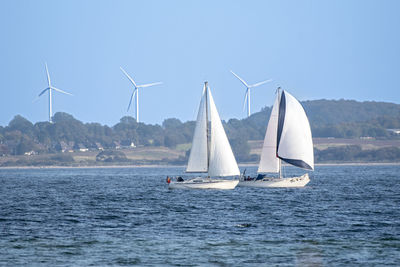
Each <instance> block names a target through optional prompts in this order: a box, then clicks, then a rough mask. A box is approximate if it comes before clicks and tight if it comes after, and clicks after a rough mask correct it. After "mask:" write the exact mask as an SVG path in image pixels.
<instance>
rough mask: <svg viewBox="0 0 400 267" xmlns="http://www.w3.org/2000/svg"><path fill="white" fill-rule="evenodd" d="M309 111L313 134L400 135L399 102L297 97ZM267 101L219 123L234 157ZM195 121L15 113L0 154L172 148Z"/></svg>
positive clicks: (264, 113)
mask: <svg viewBox="0 0 400 267" xmlns="http://www.w3.org/2000/svg"><path fill="white" fill-rule="evenodd" d="M302 104H303V106H304V108H305V110H306V113H307V115H308V117H309V120H310V124H311V129H312V133H313V137H334V138H359V137H366V136H368V137H374V138H381V139H388V138H399V137H398V136H396V135H395V134H393V133H392V132H390V131H388V130H387V129H400V105H397V104H391V103H379V102H356V101H348V100H338V101H333V100H315V101H306V102H303V103H302ZM270 112H271V107H265V108H263V109H262V110H261V111H260V112H257V113H254V114H252V115H251V116H250V117H248V118H245V119H241V120H239V119H230V120H229V121H227V122H225V121H223V125H224V128H225V131H226V133H227V136H228V138H229V141H230V143H231V146H232V149H233V151H234V153H235V156H236V158H237V160H238V161H241V162H243V161H254V160H256V158H255V156H254V155H250V154H249V153H250V147H249V144H248V142H247V141H248V140H262V139H263V138H264V134H265V130H266V127H267V123H268V119H269V114H270ZM194 127H195V122H194V121H187V122H181V121H180V120H179V119H176V118H169V119H166V120H164V121H163V123H162V125H158V124H155V125H152V124H145V123H137V122H136V120H135V119H134V118H133V117H130V116H125V117H122V118H121V119H120V121H119V122H118V123H117V124H115V125H114V126H111V127H110V126H107V125H102V124H100V123H83V122H81V121H79V120H77V119H75V118H74V117H73V116H72V115H70V114H67V113H63V112H58V113H56V114H55V115H54V117H53V123H49V122H38V123H35V124H33V123H32V122H30V121H29V120H27V119H26V118H24V117H22V116H20V115H17V116H15V117H14V118H13V119H12V120H11V121H10V122H9V124H8V126H5V127H2V126H0V156H1V155H23V154H25V153H30V152H34V153H39V154H46V153H56V152H59V151H64V150H68V149H71V150H77V149H100V148H101V149H113V148H118V147H124V146H132V145H134V146H166V147H171V148H174V147H176V146H177V145H180V144H189V146H188V147H190V143H191V142H192V137H193V132H194Z"/></svg>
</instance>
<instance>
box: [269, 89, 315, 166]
mask: <svg viewBox="0 0 400 267" xmlns="http://www.w3.org/2000/svg"><path fill="white" fill-rule="evenodd" d="M277 140H278V149H277V152H278V157H279V158H280V159H282V160H284V161H285V162H287V163H289V164H292V165H294V166H297V167H300V168H305V169H310V170H313V169H314V152H313V142H312V136H311V129H310V123H309V122H308V119H307V115H306V113H305V111H304V109H303V107H302V106H301V104H300V103H299V102H298V101H297V100H296V99H295V98H294V97H293V96H292V95H291V94H289V93H288V92H286V91H283V92H282V95H281V100H280V105H279V118H278V136H277Z"/></svg>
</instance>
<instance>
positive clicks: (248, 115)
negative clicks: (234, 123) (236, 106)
mask: <svg viewBox="0 0 400 267" xmlns="http://www.w3.org/2000/svg"><path fill="white" fill-rule="evenodd" d="M231 72H232V74H233V75H235V77H236V78H238V79H239V81H241V82H242V83H243V84H244V86H246V93H245V95H244V101H243V109H244V105H245V104H246V100H247V117H250V88H253V87H257V86H260V85H262V84H264V83H267V82H270V81H272V79H269V80H266V81H262V82H259V83H255V84H250V85H248V84H247V83H246V82H245V81H244V80H243V79H242V78H240V77H239V76H238V75H237V74H235V73H234V72H233V71H231Z"/></svg>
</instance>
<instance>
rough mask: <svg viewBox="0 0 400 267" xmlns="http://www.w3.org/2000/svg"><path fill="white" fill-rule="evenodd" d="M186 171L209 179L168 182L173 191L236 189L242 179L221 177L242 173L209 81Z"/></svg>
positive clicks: (198, 178)
mask: <svg viewBox="0 0 400 267" xmlns="http://www.w3.org/2000/svg"><path fill="white" fill-rule="evenodd" d="M208 117H210V123H209V122H208ZM186 172H187V173H207V174H208V176H207V177H196V178H193V179H189V180H183V179H182V178H181V177H178V179H176V180H174V181H171V180H169V181H168V180H167V182H168V183H169V188H179V189H234V188H235V187H236V185H237V184H238V183H239V180H238V179H220V178H218V177H226V176H239V175H240V172H239V167H238V165H237V163H236V159H235V156H234V155H233V152H232V148H231V146H230V144H229V141H228V138H227V137H226V134H225V130H224V127H223V126H222V123H221V119H220V117H219V114H218V111H217V108H216V106H215V103H214V99H213V97H212V95H211V90H210V88H209V86H208V83H207V82H205V83H204V87H203V93H202V97H201V101H200V107H199V111H198V114H197V121H196V127H195V130H194V135H193V142H192V148H191V150H190V155H189V161H188V165H187V168H186ZM167 179H168V178H167Z"/></svg>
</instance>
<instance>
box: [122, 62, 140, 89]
mask: <svg viewBox="0 0 400 267" xmlns="http://www.w3.org/2000/svg"><path fill="white" fill-rule="evenodd" d="M119 68H120V69H121V70H122V72H123V73H124V74H125V76H126V77H127V78H128V79H129V80H130V81H131V83H132V84H133V86H135V88H136V87H137V86H136V83H135V81H134V80H133V79H132V78H131V76H129V74H128V73H126V71H125V70H124V69H123V68H122V67H119Z"/></svg>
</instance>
